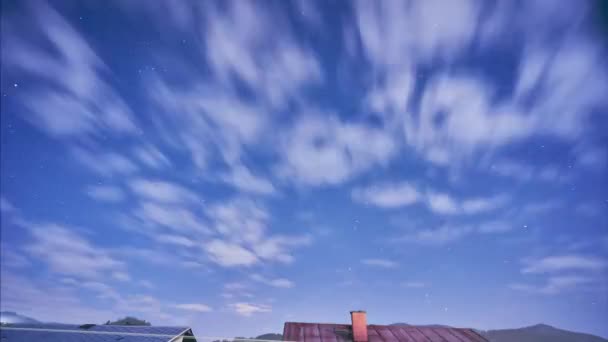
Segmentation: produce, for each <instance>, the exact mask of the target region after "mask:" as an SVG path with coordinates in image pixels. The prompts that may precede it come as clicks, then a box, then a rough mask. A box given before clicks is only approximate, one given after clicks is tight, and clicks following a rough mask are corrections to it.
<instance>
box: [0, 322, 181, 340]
mask: <svg viewBox="0 0 608 342" xmlns="http://www.w3.org/2000/svg"><path fill="white" fill-rule="evenodd" d="M6 328H9V329H6ZM10 328H17V329H19V330H14V329H10ZM187 330H189V328H188V327H152V326H119V325H95V326H92V327H90V328H88V329H83V328H81V327H80V326H79V325H71V324H10V325H7V326H2V327H0V341H2V342H30V341H31V342H39V341H45V342H117V341H120V342H167V341H169V340H171V339H172V338H173V337H175V336H178V335H180V334H181V333H183V332H184V331H187ZM80 332H83V333H80ZM130 334H149V335H152V334H154V335H164V336H143V335H140V336H137V335H130ZM169 336H170V337H169Z"/></svg>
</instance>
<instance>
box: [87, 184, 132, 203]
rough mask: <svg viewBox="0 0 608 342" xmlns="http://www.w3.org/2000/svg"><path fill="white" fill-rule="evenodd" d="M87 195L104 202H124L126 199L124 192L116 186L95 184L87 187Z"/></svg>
mask: <svg viewBox="0 0 608 342" xmlns="http://www.w3.org/2000/svg"><path fill="white" fill-rule="evenodd" d="M86 193H87V195H89V197H91V198H92V199H95V200H98V201H102V202H114V203H117V202H122V201H123V200H124V199H125V194H124V192H123V191H122V190H121V189H120V188H119V187H116V186H111V185H94V186H89V187H87V189H86Z"/></svg>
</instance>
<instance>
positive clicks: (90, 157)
mask: <svg viewBox="0 0 608 342" xmlns="http://www.w3.org/2000/svg"><path fill="white" fill-rule="evenodd" d="M72 155H73V156H74V158H75V159H76V161H78V162H79V163H80V164H81V165H83V166H85V167H86V168H88V169H89V170H91V171H93V172H95V173H97V174H100V175H102V176H108V177H109V176H114V175H129V174H133V173H135V172H136V171H137V170H138V169H139V168H138V167H137V165H136V164H135V163H133V162H132V161H131V160H130V159H129V158H127V157H125V156H123V155H122V154H119V153H115V152H102V151H93V150H85V149H82V148H73V149H72Z"/></svg>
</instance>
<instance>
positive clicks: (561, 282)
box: [509, 276, 594, 295]
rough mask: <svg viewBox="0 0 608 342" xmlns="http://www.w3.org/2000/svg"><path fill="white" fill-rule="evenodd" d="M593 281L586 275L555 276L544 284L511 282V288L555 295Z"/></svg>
mask: <svg viewBox="0 0 608 342" xmlns="http://www.w3.org/2000/svg"><path fill="white" fill-rule="evenodd" d="M593 282H594V280H593V279H592V278H590V277H585V276H554V277H549V278H548V280H547V282H546V283H545V284H543V285H530V284H521V283H514V284H510V285H509V288H511V289H512V290H517V291H524V292H530V293H540V294H546V295H554V294H559V293H562V292H565V291H571V290H574V289H578V290H579V291H580V290H581V286H586V285H588V284H590V283H593Z"/></svg>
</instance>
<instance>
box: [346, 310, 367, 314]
mask: <svg viewBox="0 0 608 342" xmlns="http://www.w3.org/2000/svg"><path fill="white" fill-rule="evenodd" d="M355 312H358V313H367V312H366V311H365V310H352V311H351V312H350V313H351V314H352V313H355Z"/></svg>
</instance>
